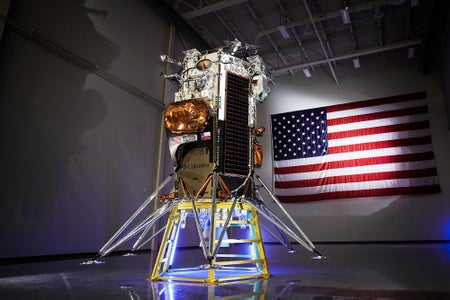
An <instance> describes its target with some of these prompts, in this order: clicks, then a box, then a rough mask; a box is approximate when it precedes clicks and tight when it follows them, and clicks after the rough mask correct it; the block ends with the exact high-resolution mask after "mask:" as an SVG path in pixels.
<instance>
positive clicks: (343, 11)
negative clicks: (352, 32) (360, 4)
mask: <svg viewBox="0 0 450 300" xmlns="http://www.w3.org/2000/svg"><path fill="white" fill-rule="evenodd" d="M341 17H342V22H343V23H344V24H350V22H351V21H350V13H349V12H348V7H346V8H344V9H341Z"/></svg>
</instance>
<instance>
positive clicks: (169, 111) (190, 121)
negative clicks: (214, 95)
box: [164, 99, 209, 134]
mask: <svg viewBox="0 0 450 300" xmlns="http://www.w3.org/2000/svg"><path fill="white" fill-rule="evenodd" d="M208 121H209V108H208V104H207V103H206V101H205V100H203V99H192V100H186V101H180V102H173V103H170V104H169V105H168V106H167V108H166V110H165V112H164V125H165V126H166V128H167V129H169V130H170V131H171V132H172V133H174V134H183V133H195V132H202V131H203V130H205V128H206V126H207V125H208Z"/></svg>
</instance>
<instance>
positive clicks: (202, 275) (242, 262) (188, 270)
mask: <svg viewBox="0 0 450 300" xmlns="http://www.w3.org/2000/svg"><path fill="white" fill-rule="evenodd" d="M212 207H213V203H212V201H211V200H203V201H195V204H194V205H193V204H192V202H181V203H180V204H178V205H176V206H175V207H174V208H173V209H172V211H171V213H170V215H169V218H168V220H167V225H166V229H165V232H164V236H163V239H162V241H161V246H160V249H159V252H158V255H157V257H156V261H155V264H154V267H153V272H152V274H151V276H150V278H149V279H150V280H152V281H186V282H197V283H206V284H219V283H222V282H231V281H237V280H244V279H255V278H268V277H270V274H269V270H268V266H267V260H266V254H265V251H264V245H263V240H262V235H261V229H260V226H259V219H258V214H257V212H256V210H255V209H254V208H253V207H252V206H250V205H248V204H247V203H241V202H239V203H237V205H236V206H235V209H239V210H240V212H244V213H245V214H246V216H245V218H239V219H236V218H231V219H230V221H229V223H228V228H223V224H224V223H226V222H225V218H224V217H223V216H222V215H221V214H220V213H218V212H223V211H225V212H227V213H228V214H231V213H233V212H232V211H231V210H232V201H223V202H218V203H215V207H216V212H215V213H213V214H212V216H211V214H210V217H211V220H210V224H211V226H214V227H216V228H218V229H217V230H219V232H220V230H229V233H228V231H227V236H229V238H225V239H223V240H222V244H221V245H226V246H227V247H221V248H219V251H218V252H217V255H215V256H213V257H212V260H210V261H208V260H206V261H207V262H208V263H207V264H204V265H201V266H194V267H192V266H186V267H184V266H183V267H177V268H175V267H173V266H172V265H171V260H172V259H173V257H174V256H175V255H177V261H183V262H187V260H183V258H182V257H181V255H182V254H183V253H177V252H176V251H177V249H176V241H177V238H178V237H177V235H178V234H182V233H183V229H181V230H180V228H181V227H182V219H183V218H184V217H186V215H189V214H191V215H192V214H194V213H196V212H195V211H194V210H195V209H196V210H197V213H198V212H199V211H200V210H202V211H208V212H211V209H212ZM232 227H240V228H242V227H245V228H246V229H247V230H248V231H249V232H248V237H246V238H245V239H242V238H233V230H232V229H231V228H232ZM197 231H199V232H200V230H199V228H197ZM213 232H216V231H215V230H214V231H213ZM213 235H214V239H215V243H214V245H216V244H217V237H216V234H213ZM243 245H248V247H242V246H243ZM222 249H227V251H226V252H228V253H223V252H221V250H222ZM244 249H246V250H247V251H242V250H244ZM199 251H200V250H199ZM234 251H236V252H234ZM205 259H207V258H206V254H205Z"/></svg>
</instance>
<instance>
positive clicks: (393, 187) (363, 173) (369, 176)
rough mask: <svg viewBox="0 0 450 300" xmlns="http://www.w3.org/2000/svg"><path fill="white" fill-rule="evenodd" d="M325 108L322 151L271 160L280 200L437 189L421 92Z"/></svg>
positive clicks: (425, 109)
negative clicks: (325, 150) (325, 138)
mask: <svg viewBox="0 0 450 300" xmlns="http://www.w3.org/2000/svg"><path fill="white" fill-rule="evenodd" d="M326 110H327V127H328V154H327V155H324V156H318V157H311V158H300V159H293V160H285V161H274V166H275V172H274V173H275V194H276V195H277V197H278V198H279V199H280V200H281V201H283V202H302V201H313V200H328V199H338V198H355V197H373V196H392V195H405V194H415V193H431V192H438V191H440V188H439V183H438V177H437V172H436V166H435V161H434V155H433V150H432V145H431V133H430V128H429V122H428V119H429V118H428V109H427V103H426V94H425V92H420V93H414V94H408V95H401V96H395V97H389V98H382V99H376V100H368V101H360V102H355V103H347V104H341V105H334V106H329V107H327V108H326Z"/></svg>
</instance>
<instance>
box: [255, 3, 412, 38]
mask: <svg viewBox="0 0 450 300" xmlns="http://www.w3.org/2000/svg"><path fill="white" fill-rule="evenodd" d="M378 3H379V1H378V0H373V1H368V2H364V3H359V4H355V5H351V6H349V8H348V12H349V13H355V12H359V11H363V10H368V9H374V8H376V6H377V4H378ZM403 3H405V0H385V1H382V3H381V4H382V6H386V5H396V6H398V5H402V4H403ZM338 17H339V18H341V9H339V10H334V11H330V12H326V13H322V14H318V15H314V16H313V20H314V22H320V21H324V20H329V19H333V18H338ZM310 22H311V18H310V17H308V18H303V19H300V20H297V21H295V22H288V23H286V24H283V26H284V27H285V28H286V29H288V28H292V27H297V26H305V25H306V24H308V23H310ZM314 22H311V23H314ZM277 31H278V26H276V27H271V28H267V29H265V30H262V31H260V32H258V34H257V35H256V37H255V40H254V43H255V44H256V43H257V42H258V40H259V39H260V38H261V37H262V36H263V35H265V34H269V33H273V32H277Z"/></svg>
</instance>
